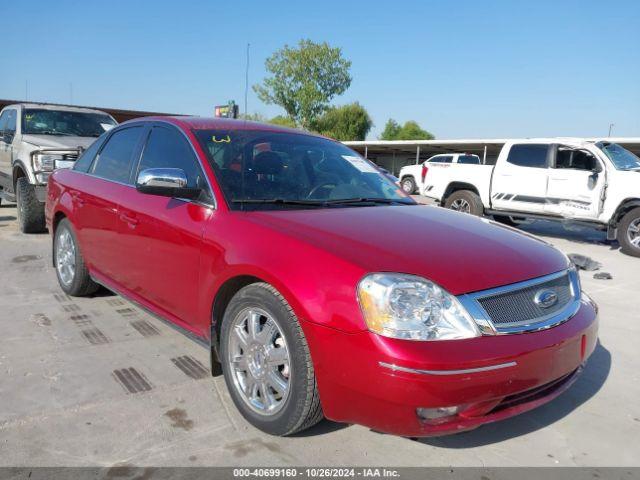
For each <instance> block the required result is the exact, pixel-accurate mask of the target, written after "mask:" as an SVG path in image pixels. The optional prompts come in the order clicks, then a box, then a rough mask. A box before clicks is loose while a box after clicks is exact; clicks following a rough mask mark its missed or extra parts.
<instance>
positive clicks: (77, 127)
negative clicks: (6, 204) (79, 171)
mask: <svg viewBox="0 0 640 480" xmlns="http://www.w3.org/2000/svg"><path fill="white" fill-rule="evenodd" d="M115 125H116V121H115V120H114V119H113V118H112V117H111V116H109V115H107V114H106V113H104V112H101V111H100V110H90V109H87V108H75V107H62V106H54V105H46V104H38V103H22V104H15V105H8V106H7V107H5V108H4V109H3V110H2V112H1V113H0V202H1V201H2V199H3V198H4V199H5V200H8V201H11V202H17V204H18V205H17V207H18V224H19V226H20V230H21V231H22V232H25V233H36V232H41V231H43V230H44V228H45V222H44V200H45V188H46V185H47V180H48V178H49V175H50V174H51V172H53V171H54V170H55V169H56V168H69V167H72V166H73V164H74V162H75V160H76V159H77V158H78V154H79V153H80V152H81V151H82V149H83V148H86V147H88V146H89V145H91V144H92V143H93V141H94V140H95V139H96V138H97V137H99V136H100V135H101V134H102V133H103V132H105V131H106V130H108V129H109V128H112V127H113V126H115Z"/></svg>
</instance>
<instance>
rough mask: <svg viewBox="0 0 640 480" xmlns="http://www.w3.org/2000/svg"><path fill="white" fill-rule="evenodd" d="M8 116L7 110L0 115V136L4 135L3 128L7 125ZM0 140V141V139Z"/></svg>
mask: <svg viewBox="0 0 640 480" xmlns="http://www.w3.org/2000/svg"><path fill="white" fill-rule="evenodd" d="M8 116H9V110H5V111H4V112H2V115H0V134H2V133H4V126H5V125H6V124H7V117H8ZM0 140H2V139H1V138H0Z"/></svg>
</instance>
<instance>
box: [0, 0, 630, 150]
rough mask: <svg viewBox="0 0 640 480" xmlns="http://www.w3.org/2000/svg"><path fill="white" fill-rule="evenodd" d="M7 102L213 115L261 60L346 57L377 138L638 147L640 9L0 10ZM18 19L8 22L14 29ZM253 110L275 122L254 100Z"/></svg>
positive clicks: (167, 5) (184, 1) (246, 4)
mask: <svg viewBox="0 0 640 480" xmlns="http://www.w3.org/2000/svg"><path fill="white" fill-rule="evenodd" d="M2 16H3V19H4V21H3V22H2V33H3V37H4V39H3V42H2V43H3V47H4V48H2V56H1V57H0V98H8V99H19V100H22V99H25V98H27V99H28V100H32V101H49V102H59V103H74V104H78V105H90V106H102V107H105V108H106V107H111V108H124V109H134V110H149V111H159V112H167V113H180V114H193V115H202V116H212V115H213V108H214V106H215V105H217V104H224V103H226V102H227V101H228V100H230V99H233V100H235V101H236V102H237V103H238V104H240V108H241V110H242V111H243V110H244V90H245V68H246V51H247V44H249V45H250V47H249V58H250V60H249V83H250V85H253V84H255V83H259V82H260V80H261V79H262V78H264V76H265V74H266V72H265V69H264V62H265V59H266V58H267V57H268V56H270V55H271V54H272V53H273V52H274V51H275V50H277V49H278V48H281V47H282V46H284V45H285V44H289V45H294V44H296V43H297V42H298V41H299V40H300V39H303V38H309V39H311V40H313V41H316V42H323V41H326V42H328V43H329V44H330V45H331V46H335V47H340V48H341V49H342V51H343V55H344V57H345V58H347V59H349V60H350V61H351V62H352V67H351V75H352V77H353V81H352V83H351V86H350V88H349V89H348V90H347V91H346V92H345V93H344V94H343V95H341V96H339V97H335V98H334V99H333V100H332V104H334V105H341V104H344V103H349V102H353V101H358V102H360V103H361V104H362V105H363V106H364V107H365V108H366V109H367V110H368V111H369V113H370V115H371V117H372V119H373V122H374V128H373V129H372V131H371V133H370V134H369V137H368V138H371V139H375V138H377V137H378V135H379V134H380V132H381V131H382V129H383V128H384V124H385V122H386V121H387V120H388V119H389V118H393V119H395V120H397V121H399V122H405V121H407V120H415V121H417V122H418V123H419V124H420V125H421V126H422V127H423V128H425V129H427V130H429V131H431V132H432V133H433V134H435V135H436V137H437V138H441V139H449V138H489V137H491V138H503V137H535V136H606V135H607V134H608V131H609V126H610V124H612V123H613V124H614V126H613V135H614V136H640V1H638V0H624V1H616V0H609V1H606V2H605V1H603V0H598V1H589V0H583V1H561V0H554V1H545V0H537V1H535V2H530V1H519V0H511V1H466V0H454V1H426V0H425V1H403V0H396V1H393V2H391V1H384V2H377V1H347V0H341V1H336V0H320V1H315V2H309V1H304V0H298V1H293V0H292V1H288V2H285V1H278V0H261V1H253V0H237V1H235V2H228V1H227V2H219V1H212V0H210V1H190V0H181V1H164V0H155V1H146V0H140V1H132V0H130V1H120V0H111V1H109V2H101V1H96V2H94V1H89V0H86V1H69V0H58V1H56V2H51V1H30V0H2ZM7 20H9V21H7ZM247 108H248V112H249V113H260V114H262V115H265V116H275V115H278V114H281V113H283V111H282V110H281V109H280V107H277V106H274V105H265V104H263V103H262V102H261V101H260V100H259V99H258V98H257V97H256V95H255V94H254V92H253V90H252V89H251V88H250V89H249V96H248V105H247Z"/></svg>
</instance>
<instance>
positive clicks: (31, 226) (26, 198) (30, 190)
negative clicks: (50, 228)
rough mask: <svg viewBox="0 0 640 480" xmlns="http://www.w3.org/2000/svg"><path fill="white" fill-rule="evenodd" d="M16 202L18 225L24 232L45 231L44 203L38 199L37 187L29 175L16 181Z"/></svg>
mask: <svg viewBox="0 0 640 480" xmlns="http://www.w3.org/2000/svg"><path fill="white" fill-rule="evenodd" d="M16 203H17V209H18V225H19V226H20V231H21V232H22V233H40V232H44V231H45V221H44V204H42V203H41V202H40V201H38V197H37V196H36V189H35V187H34V186H33V185H31V184H30V183H29V179H28V178H27V177H20V178H19V179H18V181H17V182H16Z"/></svg>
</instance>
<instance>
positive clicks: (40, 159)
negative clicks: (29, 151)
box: [33, 153, 62, 172]
mask: <svg viewBox="0 0 640 480" xmlns="http://www.w3.org/2000/svg"><path fill="white" fill-rule="evenodd" d="M56 160H62V155H47V154H46V153H37V154H35V155H34V156H33V170H34V171H36V172H53V170H54V169H55V166H56Z"/></svg>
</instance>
